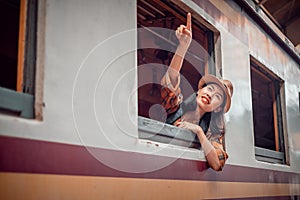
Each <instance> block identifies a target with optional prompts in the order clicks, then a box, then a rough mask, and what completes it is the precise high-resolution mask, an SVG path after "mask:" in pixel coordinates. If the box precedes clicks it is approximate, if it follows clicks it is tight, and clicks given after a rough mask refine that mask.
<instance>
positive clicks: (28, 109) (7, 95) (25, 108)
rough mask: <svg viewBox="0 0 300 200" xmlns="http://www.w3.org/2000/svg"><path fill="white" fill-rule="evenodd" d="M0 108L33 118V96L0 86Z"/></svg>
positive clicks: (6, 111) (3, 111) (2, 110)
mask: <svg viewBox="0 0 300 200" xmlns="http://www.w3.org/2000/svg"><path fill="white" fill-rule="evenodd" d="M0 97H1V98H0V110H1V112H2V113H11V114H12V113H13V114H15V115H17V116H20V117H24V118H34V96H33V95H30V94H25V93H20V92H16V91H14V90H10V89H7V88H2V87H0Z"/></svg>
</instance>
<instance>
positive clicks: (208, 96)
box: [196, 83, 226, 112]
mask: <svg viewBox="0 0 300 200" xmlns="http://www.w3.org/2000/svg"><path fill="white" fill-rule="evenodd" d="M225 98H226V96H225V94H224V92H223V90H222V88H221V87H220V86H218V85H217V84H214V83H211V84H209V85H207V86H205V87H203V88H201V89H199V90H198V96H197V99H196V102H197V104H198V106H199V107H200V109H201V110H203V111H205V112H212V111H215V112H219V111H221V110H222V109H223V108H221V105H222V104H223V102H224V100H225Z"/></svg>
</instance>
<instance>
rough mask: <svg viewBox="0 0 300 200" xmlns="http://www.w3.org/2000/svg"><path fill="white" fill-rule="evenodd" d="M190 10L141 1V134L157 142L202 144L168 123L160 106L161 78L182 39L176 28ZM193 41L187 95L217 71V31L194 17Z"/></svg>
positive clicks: (185, 76) (186, 66)
mask: <svg viewBox="0 0 300 200" xmlns="http://www.w3.org/2000/svg"><path fill="white" fill-rule="evenodd" d="M186 14H187V12H186V11H183V10H182V9H181V8H179V6H177V5H176V4H173V3H172V2H170V1H159V0H151V1H150V0H149V1H148V0H138V1H137V27H138V50H137V61H138V114H139V130H142V131H139V137H140V138H146V139H150V140H154V141H159V142H164V143H170V142H172V144H177V145H182V146H194V147H199V143H198V142H196V140H194V138H195V134H192V133H190V132H189V131H185V130H179V128H177V127H174V126H171V125H167V124H165V123H164V122H165V119H166V114H165V112H164V109H163V108H162V107H161V106H160V104H161V96H160V89H161V86H160V81H161V79H162V77H163V75H164V74H165V72H166V70H167V68H168V66H169V64H170V62H171V59H172V57H173V54H174V52H175V50H176V48H177V45H178V40H177V38H176V36H175V30H176V29H177V27H178V26H179V25H180V24H185V23H186ZM192 29H193V41H192V43H191V45H190V48H189V51H188V52H187V54H186V56H185V61H184V63H183V67H182V70H181V85H180V87H181V89H182V92H183V97H184V98H187V97H188V96H190V95H191V94H192V93H193V92H194V91H196V90H197V83H198V81H199V79H200V78H201V77H202V76H203V75H204V74H206V73H212V74H215V73H216V72H215V65H214V62H213V61H214V51H213V49H214V42H213V41H214V39H213V37H214V34H213V32H212V31H210V30H208V29H207V28H206V27H205V26H203V25H202V24H201V23H200V22H199V21H197V20H195V19H194V18H193V19H192Z"/></svg>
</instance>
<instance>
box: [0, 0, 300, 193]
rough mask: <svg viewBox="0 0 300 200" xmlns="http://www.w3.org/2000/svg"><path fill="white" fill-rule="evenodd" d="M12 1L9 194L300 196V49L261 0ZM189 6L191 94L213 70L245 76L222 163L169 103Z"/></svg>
mask: <svg viewBox="0 0 300 200" xmlns="http://www.w3.org/2000/svg"><path fill="white" fill-rule="evenodd" d="M0 4H1V6H0V7H2V8H1V10H3V13H5V14H6V16H10V17H8V19H7V21H9V23H8V24H10V25H7V23H6V24H5V22H1V23H3V24H2V25H3V26H4V25H5V26H6V27H7V29H6V32H7V33H9V34H7V35H9V36H7V38H5V39H3V40H2V41H5V42H3V47H1V48H0V49H1V52H0V53H1V60H0V62H1V66H3V70H2V69H1V70H2V71H1V74H2V75H1V83H0V84H1V85H0V148H1V151H0V170H1V172H0V180H1V181H0V186H1V187H0V188H1V189H0V191H1V192H0V198H1V199H298V198H299V197H300V107H299V103H300V57H299V53H298V52H297V51H296V49H295V47H294V45H293V44H292V43H291V42H290V41H289V40H288V39H287V38H286V37H285V35H284V34H283V33H282V32H281V31H280V30H279V29H278V28H277V27H276V26H275V25H274V23H273V22H272V21H271V20H270V19H269V18H267V17H266V15H265V13H264V12H263V11H262V10H261V9H260V8H259V7H257V6H256V5H255V1H251V0H241V1H233V0H232V1H218V0H216V1H215V0H209V1H206V0H193V1H191V0H162V1H159V0H153V1H150V0H134V1H132V0H123V1H117V0H113V1H103V0H89V1H70V0H61V1H55V0H47V1H37V0H20V1H11V2H10V3H8V1H7V2H0ZM188 12H191V13H192V23H193V41H192V44H191V46H190V49H189V51H188V53H187V55H186V58H185V61H184V64H183V68H182V73H181V78H182V85H181V87H182V88H183V91H184V93H183V97H184V98H188V97H189V96H190V95H191V94H192V93H193V92H194V91H195V90H196V88H195V86H196V87H197V82H198V80H199V79H200V78H201V77H202V76H203V75H204V74H214V75H216V76H217V77H220V78H224V79H229V80H231V82H232V83H233V85H234V94H233V97H232V106H231V109H230V111H229V112H228V113H226V114H225V122H226V134H225V138H224V140H225V149H226V152H227V153H228V155H229V158H228V160H227V161H226V164H225V166H224V168H223V169H222V171H220V172H216V171H214V170H212V169H211V168H210V167H209V166H208V165H207V162H206V159H205V155H204V152H203V151H202V149H201V145H200V144H199V141H197V140H195V135H194V134H192V133H191V132H190V131H188V130H185V129H180V128H178V127H175V126H172V125H169V124H166V123H165V120H166V115H165V113H164V110H163V109H162V107H161V105H160V87H161V86H160V80H161V78H162V76H163V75H164V73H165V72H166V69H167V68H168V65H169V63H170V60H171V58H172V56H173V54H174V52H175V49H176V46H177V44H178V41H177V40H176V36H175V34H174V31H175V30H176V28H177V27H178V26H179V25H180V24H184V23H185V20H186V13H188ZM13 26H14V27H13ZM4 37H6V36H4ZM16 46H17V47H16Z"/></svg>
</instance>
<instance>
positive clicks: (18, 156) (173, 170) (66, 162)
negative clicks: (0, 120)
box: [0, 136, 300, 183]
mask: <svg viewBox="0 0 300 200" xmlns="http://www.w3.org/2000/svg"><path fill="white" fill-rule="evenodd" d="M93 150H94V151H95V152H99V153H101V154H107V155H109V156H110V157H111V158H112V159H117V160H125V161H124V162H135V163H137V162H139V163H149V162H163V161H166V159H171V158H168V157H164V156H155V155H149V154H142V153H132V152H124V151H116V150H105V149H100V148H93ZM141 166H142V165H141ZM0 171H1V172H23V173H46V174H64V175H86V176H110V177H133V178H154V179H178V180H213V181H234V182H235V181H237V182H274V183H289V182H290V181H292V182H293V183H300V174H296V173H287V172H280V171H273V170H265V169H258V168H250V167H241V166H233V165H228V164H227V165H225V167H224V169H223V171H222V172H215V171H213V170H211V169H210V168H208V167H207V164H206V162H203V161H194V160H187V159H177V160H176V161H175V162H173V163H172V164H170V165H168V166H166V167H164V168H162V169H159V170H157V171H153V172H148V173H127V172H122V171H118V170H115V169H112V168H110V167H108V166H106V165H104V164H103V163H101V162H99V161H98V160H96V159H95V158H94V157H93V156H92V155H91V154H90V153H89V151H88V150H87V149H86V148H85V147H84V146H77V145H70V144H62V143H55V142H46V141H39V140H30V139H21V138H14V137H5V136H0Z"/></svg>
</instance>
